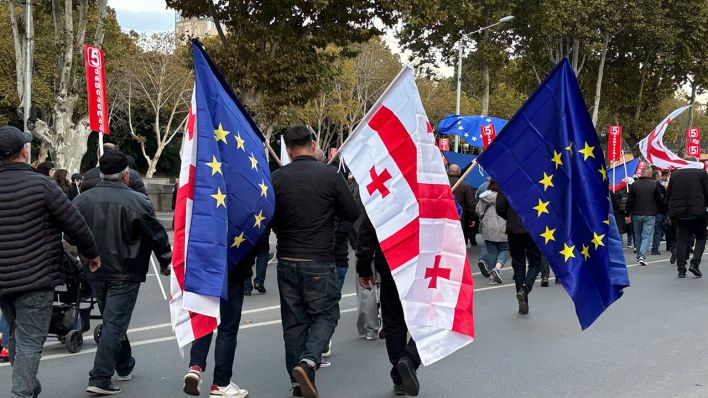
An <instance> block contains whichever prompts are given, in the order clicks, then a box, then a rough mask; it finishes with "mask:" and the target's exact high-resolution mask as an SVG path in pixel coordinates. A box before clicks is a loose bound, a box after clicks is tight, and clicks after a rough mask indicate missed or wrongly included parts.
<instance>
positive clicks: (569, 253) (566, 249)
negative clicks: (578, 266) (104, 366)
mask: <svg viewBox="0 0 708 398" xmlns="http://www.w3.org/2000/svg"><path fill="white" fill-rule="evenodd" d="M574 249H575V246H568V244H567V243H563V250H561V251H560V252H559V253H560V254H562V255H563V257H564V258H565V262H568V259H569V258H575V253H573V250H574Z"/></svg>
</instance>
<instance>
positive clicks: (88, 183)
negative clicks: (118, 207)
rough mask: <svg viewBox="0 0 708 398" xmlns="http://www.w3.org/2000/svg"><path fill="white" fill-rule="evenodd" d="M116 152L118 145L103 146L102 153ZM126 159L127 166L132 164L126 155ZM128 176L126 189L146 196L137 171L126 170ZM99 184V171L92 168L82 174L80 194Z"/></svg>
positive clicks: (97, 168) (106, 144) (108, 144)
mask: <svg viewBox="0 0 708 398" xmlns="http://www.w3.org/2000/svg"><path fill="white" fill-rule="evenodd" d="M118 150H120V148H118V145H116V144H111V143H110V142H107V143H105V144H103V153H106V152H110V151H118ZM99 156H100V155H99ZM126 158H128V160H129V162H128V166H130V164H131V163H132V162H131V161H130V159H132V157H130V156H127V155H126ZM133 161H135V159H133ZM128 176H129V178H128V184H127V185H128V188H130V189H132V190H133V191H136V192H140V193H141V194H143V195H147V191H146V190H145V183H144V182H143V178H142V177H140V173H138V171H137V170H133V169H128ZM100 182H101V170H100V168H99V167H94V168H92V169H91V170H89V171H87V172H86V173H84V176H83V181H82V183H81V192H84V191H88V190H89V189H91V188H93V187H95V186H96V185H98V183H100Z"/></svg>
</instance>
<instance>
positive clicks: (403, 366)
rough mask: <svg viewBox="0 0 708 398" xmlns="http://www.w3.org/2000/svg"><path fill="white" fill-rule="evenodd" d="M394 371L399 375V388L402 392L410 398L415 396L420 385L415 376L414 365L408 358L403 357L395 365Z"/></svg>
mask: <svg viewBox="0 0 708 398" xmlns="http://www.w3.org/2000/svg"><path fill="white" fill-rule="evenodd" d="M396 370H398V374H400V375H401V381H402V383H401V386H402V387H403V392H405V393H406V394H408V395H410V396H417V395H418V391H420V383H419V382H418V375H417V374H416V370H415V365H414V364H413V361H411V359H410V358H408V357H406V356H404V357H402V358H401V359H399V360H398V362H397V363H396Z"/></svg>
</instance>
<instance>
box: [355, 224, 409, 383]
mask: <svg viewBox="0 0 708 398" xmlns="http://www.w3.org/2000/svg"><path fill="white" fill-rule="evenodd" d="M361 219H362V222H361V225H360V227H359V245H358V247H357V251H356V272H357V274H358V275H359V284H360V285H361V287H362V288H364V289H370V288H372V286H373V283H374V272H373V271H372V269H371V265H372V264H373V266H374V269H375V270H376V272H378V273H379V275H380V277H381V316H382V318H383V332H384V339H385V340H386V351H387V353H388V359H389V361H390V362H391V365H392V366H393V367H392V368H391V372H390V375H391V380H392V381H393V393H394V394H395V395H412V396H416V395H418V392H419V390H420V382H419V381H418V375H417V369H418V368H419V367H420V363H421V360H420V356H419V355H418V349H417V347H416V345H415V341H414V340H413V338H412V337H411V338H409V337H408V327H407V326H406V320H405V318H404V315H403V307H402V306H401V300H400V298H399V296H398V289H396V281H395V280H394V279H393V275H392V274H391V269H390V268H389V266H388V263H387V262H386V258H385V257H384V255H383V252H382V251H381V245H380V244H379V241H378V238H377V237H376V230H375V229H374V226H373V225H371V221H370V220H369V218H368V217H367V216H366V213H362V217H361Z"/></svg>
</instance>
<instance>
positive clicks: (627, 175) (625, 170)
mask: <svg viewBox="0 0 708 398" xmlns="http://www.w3.org/2000/svg"><path fill="white" fill-rule="evenodd" d="M620 155H622V160H624V149H622V148H620ZM622 166H624V178H627V177H629V174H628V173H627V162H624V163H622ZM624 187H625V188H626V189H627V193H629V184H627V183H625V184H624Z"/></svg>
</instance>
